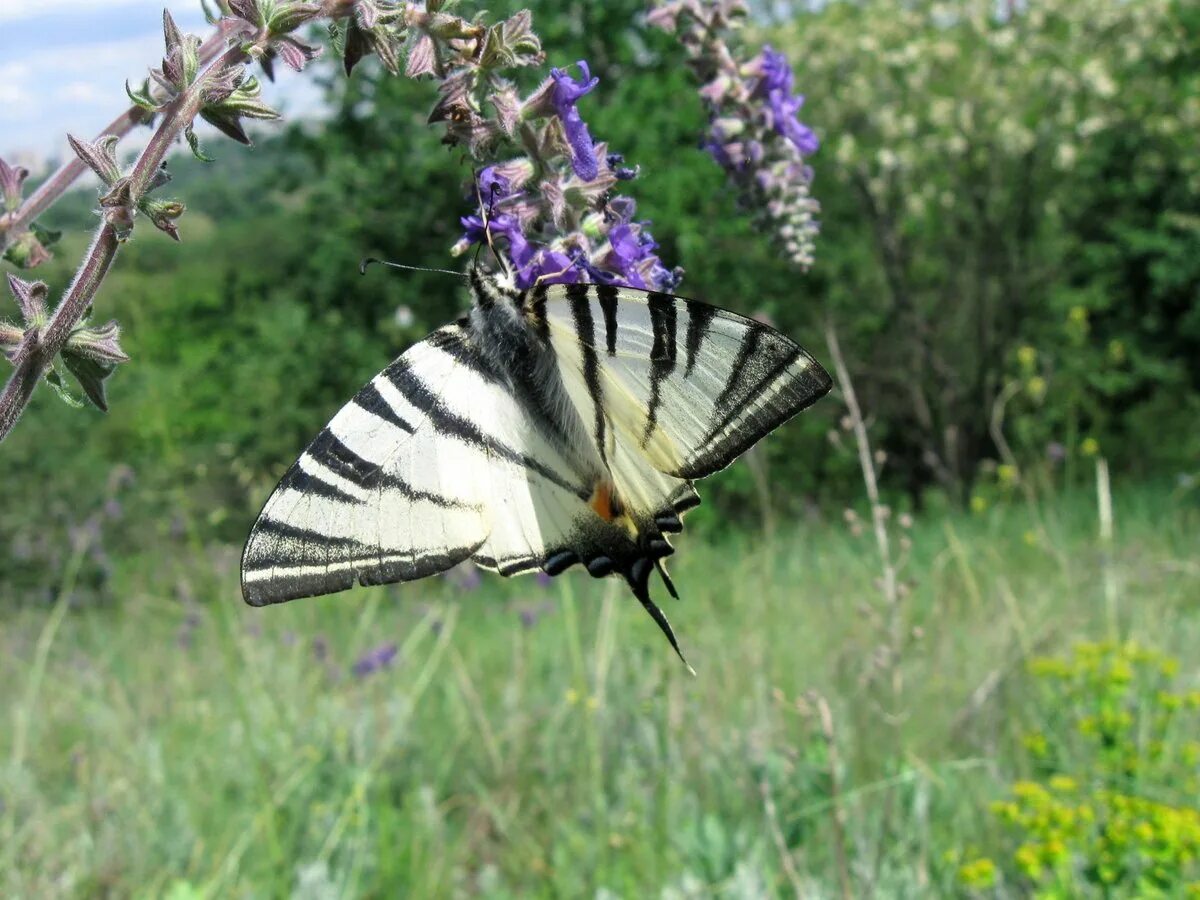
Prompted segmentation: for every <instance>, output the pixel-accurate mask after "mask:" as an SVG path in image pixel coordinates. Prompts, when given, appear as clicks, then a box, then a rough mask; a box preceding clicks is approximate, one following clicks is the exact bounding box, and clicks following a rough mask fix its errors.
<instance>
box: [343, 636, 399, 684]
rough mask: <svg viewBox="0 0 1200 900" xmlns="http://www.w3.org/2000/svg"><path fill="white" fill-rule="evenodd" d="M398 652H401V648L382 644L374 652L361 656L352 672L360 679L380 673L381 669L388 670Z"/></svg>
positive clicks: (369, 651)
mask: <svg viewBox="0 0 1200 900" xmlns="http://www.w3.org/2000/svg"><path fill="white" fill-rule="evenodd" d="M398 652H400V648H399V647H397V646H396V645H395V644H381V645H380V646H378V647H376V648H375V649H374V650H368V651H367V652H366V653H364V654H363V655H362V656H360V657H359V658H358V660H357V661H355V663H354V667H353V669H352V671H353V672H354V674H355V675H357V676H358V677H359V678H366V677H367V676H368V675H370V674H372V673H373V672H378V671H379V670H380V669H386V668H387V667H388V666H390V665H391V664H392V660H394V659H395V658H396V654H397V653H398Z"/></svg>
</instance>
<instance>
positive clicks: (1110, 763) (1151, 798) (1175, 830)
mask: <svg viewBox="0 0 1200 900" xmlns="http://www.w3.org/2000/svg"><path fill="white" fill-rule="evenodd" d="M1179 668H1180V667H1179V661H1178V660H1177V659H1175V658H1174V657H1171V656H1168V655H1166V654H1164V653H1161V652H1158V651H1155V650H1152V649H1150V648H1148V647H1145V646H1142V645H1140V644H1138V643H1137V642H1136V641H1126V642H1124V643H1117V642H1112V641H1108V642H1102V643H1080V644H1077V645H1076V646H1075V648H1074V649H1073V651H1072V652H1071V653H1070V654H1069V655H1068V656H1067V657H1066V658H1065V659H1063V658H1058V657H1044V658H1038V659H1034V660H1032V661H1031V662H1030V663H1029V666H1028V669H1029V673H1030V675H1031V676H1032V678H1033V679H1034V680H1035V682H1036V684H1035V685H1033V688H1034V691H1035V697H1036V698H1037V699H1036V706H1035V709H1036V711H1037V720H1036V724H1035V725H1034V727H1032V729H1031V730H1028V731H1026V732H1025V733H1024V734H1023V735H1022V736H1021V740H1022V743H1023V744H1024V746H1025V748H1026V750H1027V752H1028V754H1029V756H1030V758H1031V763H1032V766H1033V769H1034V771H1035V773H1036V776H1037V780H1025V781H1019V782H1017V783H1016V784H1014V785H1013V787H1012V791H1011V795H1010V797H1009V799H1007V800H1003V801H998V802H996V803H994V804H993V805H992V812H993V814H994V815H995V816H996V818H997V819H998V820H999V822H1001V823H1002V824H1003V826H1004V828H1005V830H1006V832H1007V833H1008V835H1010V836H1011V839H1012V840H1013V842H1014V844H1013V848H1012V849H1011V850H1009V851H1008V853H1007V854H1006V855H1004V856H1002V857H998V858H997V859H999V861H1000V862H999V871H1000V872H1002V873H1003V875H1004V878H1005V880H1006V881H1008V882H1009V883H1011V884H1013V885H1020V886H1021V890H1023V891H1028V892H1029V893H1031V894H1032V895H1033V896H1037V897H1043V898H1059V897H1079V896H1111V895H1113V893H1114V892H1115V893H1116V894H1117V895H1118V896H1139V897H1160V896H1183V895H1185V894H1186V896H1193V895H1200V805H1198V804H1197V802H1196V798H1197V797H1198V796H1200V776H1198V773H1200V691H1196V690H1191V691H1180V690H1177V689H1173V688H1174V684H1175V682H1176V680H1177V677H1178V674H1179ZM996 874H997V862H996V861H994V860H993V859H991V858H988V857H976V858H974V859H971V860H969V861H967V862H964V863H962V865H961V867H960V869H959V877H960V880H961V882H962V883H963V885H964V886H966V887H969V888H975V889H983V888H987V887H990V886H992V884H993V883H994V881H995V880H996Z"/></svg>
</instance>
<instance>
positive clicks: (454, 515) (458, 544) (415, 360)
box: [242, 324, 591, 606]
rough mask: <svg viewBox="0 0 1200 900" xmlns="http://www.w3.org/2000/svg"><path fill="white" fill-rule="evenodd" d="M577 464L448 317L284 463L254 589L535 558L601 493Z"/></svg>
mask: <svg viewBox="0 0 1200 900" xmlns="http://www.w3.org/2000/svg"><path fill="white" fill-rule="evenodd" d="M577 468H578V466H577V464H575V463H574V462H573V461H566V460H564V459H563V454H560V452H559V450H558V449H556V447H555V446H554V445H552V444H551V443H547V442H545V441H544V440H543V439H541V438H540V436H539V430H538V429H537V428H536V427H534V426H533V423H532V422H531V421H530V417H529V416H528V415H527V413H526V412H525V410H523V409H522V408H521V407H520V406H519V405H518V403H517V401H516V400H515V398H514V395H513V393H512V392H511V390H509V388H508V386H507V385H506V384H505V383H503V382H502V381H499V380H497V379H496V378H494V377H492V376H491V375H490V374H489V373H488V371H487V369H486V367H485V365H484V363H483V360H482V358H481V357H479V355H478V354H477V352H476V349H475V348H474V347H473V346H472V343H471V340H470V336H469V333H468V331H467V330H466V329H464V328H463V327H462V325H461V324H454V325H449V326H447V327H445V328H442V329H440V330H439V331H436V332H434V333H433V334H432V335H431V336H430V337H429V338H427V339H426V340H424V341H422V342H420V343H419V344H417V345H415V346H414V347H412V348H411V349H409V350H408V352H406V353H405V354H404V355H403V356H401V357H400V358H399V359H397V360H396V361H395V362H394V363H392V364H391V365H390V366H388V367H387V368H386V369H384V370H383V371H382V372H380V373H379V374H378V375H377V376H375V378H374V379H372V380H371V382H370V383H369V384H368V385H367V386H366V387H364V388H363V389H362V390H361V391H359V393H358V394H357V395H355V397H354V399H353V400H351V402H350V403H348V404H347V405H346V406H344V407H343V408H342V409H341V411H339V412H338V413H337V415H335V416H334V417H333V419H332V420H331V421H330V423H329V424H328V425H327V426H326V427H325V428H324V429H323V430H322V431H321V433H320V434H319V435H318V436H317V438H316V440H314V441H313V442H312V444H310V445H309V447H308V449H307V450H305V451H304V453H303V454H301V456H300V458H299V460H297V461H296V463H295V465H293V466H292V468H291V469H290V470H289V471H288V472H287V474H286V475H285V476H284V477H283V480H282V481H281V482H280V483H279V486H278V487H277V488H276V489H275V492H274V493H273V494H272V495H271V497H270V499H269V500H268V501H267V504H266V506H265V507H264V508H263V510H262V512H261V513H260V515H259V518H258V521H257V522H256V523H255V525H254V528H253V529H252V530H251V533H250V537H249V539H248V540H247V543H246V548H245V551H244V553H243V556H242V589H243V594H244V596H245V598H246V600H247V602H249V603H251V604H253V605H256V606H259V605H263V604H267V603H277V602H282V601H284V600H291V599H294V598H297V597H306V596H315V595H319V594H328V593H332V592H335V591H340V590H345V589H346V588H349V587H351V586H352V585H353V584H354V583H355V582H358V583H360V584H364V585H368V584H382V583H388V582H396V581H411V580H414V579H417V578H423V577H425V576H427V575H432V574H435V573H437V572H441V571H444V570H446V569H448V568H450V567H451V566H454V565H455V564H457V563H459V562H462V561H463V560H466V559H469V558H471V557H474V558H475V559H476V560H477V561H478V562H480V563H483V564H485V565H490V566H493V567H504V566H507V567H508V568H509V569H510V570H511V571H523V570H525V569H531V568H537V567H538V566H539V565H540V564H541V562H542V559H543V556H544V553H545V552H546V550H547V540H548V539H549V536H551V535H554V534H560V533H566V532H568V531H569V530H570V527H571V525H572V522H573V521H574V519H575V518H576V517H577V512H578V508H579V507H582V506H583V505H584V499H585V498H587V497H588V496H590V492H591V487H590V485H585V484H584V483H583V481H582V480H580V479H579V476H578V472H577ZM581 498H583V499H581Z"/></svg>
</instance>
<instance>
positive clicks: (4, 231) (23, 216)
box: [0, 19, 241, 253]
mask: <svg viewBox="0 0 1200 900" xmlns="http://www.w3.org/2000/svg"><path fill="white" fill-rule="evenodd" d="M239 27H241V25H240V23H238V22H237V21H236V20H233V19H223V20H222V21H220V22H218V23H217V28H216V30H215V31H214V32H213V33H212V34H211V35H209V36H208V39H207V40H206V41H205V42H204V43H203V44H201V45H200V50H199V58H200V65H201V66H206V65H208V64H209V63H210V62H212V60H213V59H215V58H216V56H217V54H218V53H220V52H221V48H222V47H224V46H225V41H226V40H227V39H228V38H229V36H230V35H232V34H233V33H234V31H236V30H237V28H239ZM155 88H156V92H158V93H161V90H162V89H161V88H158V86H157V85H156V86H155ZM149 115H150V114H149V113H148V112H147V111H146V110H144V109H142V108H141V107H140V106H137V105H131V106H130V107H129V108H128V109H127V110H125V111H124V112H123V113H121V114H120V115H119V116H117V117H116V118H115V119H113V120H112V121H111V122H109V123H108V124H107V125H105V126H104V128H103V129H101V131H100V133H99V134H98V135H96V137H95V140H99V139H100V138H102V137H104V136H105V135H109V134H115V135H116V136H117V137H119V138H120V137H124V136H125V135H127V134H129V132H131V131H133V129H134V128H136V127H137V126H138V125H140V124H142V123H143V122H145V121H146V120H147V118H149ZM86 171H87V165H85V164H84V162H83V160H81V159H79V157H77V156H75V155H74V154H72V155H71V158H70V159H69V160H67V161H66V162H65V163H63V164H62V165H61V166H59V168H58V170H57V171H56V172H55V173H54V174H53V175H51V176H50V177H49V178H47V179H46V180H45V181H43V182H42V184H41V185H40V186H39V187H38V189H37V190H36V191H34V192H33V193H32V194H30V195H29V196H28V197H26V198H25V202H24V203H22V204H21V206H20V207H19V208H17V209H16V210H14V211H13V212H11V213H9V214H7V215H4V216H0V253H3V252H4V250H5V249H6V248H7V247H8V245H9V244H10V243H11V241H12V238H14V237H16V236H17V235H19V234H21V233H23V232H24V231H25V230H26V229H28V227H29V224H30V223H31V222H32V221H33V220H34V219H36V218H37V217H38V216H40V215H41V214H42V213H44V212H45V211H46V210H47V209H49V208H50V207H51V206H53V205H54V204H55V203H56V202H57V201H58V200H59V198H60V197H62V195H63V194H64V193H66V191H67V189H68V188H69V187H70V186H71V185H72V184H74V183H75V179H77V178H78V177H79V176H80V175H82V174H83V173H84V172H86Z"/></svg>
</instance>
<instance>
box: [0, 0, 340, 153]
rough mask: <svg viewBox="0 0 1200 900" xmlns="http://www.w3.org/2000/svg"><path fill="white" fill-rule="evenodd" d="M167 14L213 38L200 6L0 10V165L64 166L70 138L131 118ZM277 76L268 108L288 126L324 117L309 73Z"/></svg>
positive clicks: (136, 1)
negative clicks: (131, 94) (39, 161)
mask: <svg viewBox="0 0 1200 900" xmlns="http://www.w3.org/2000/svg"><path fill="white" fill-rule="evenodd" d="M164 5H167V6H168V7H169V8H170V9H171V11H172V14H173V15H174V16H175V17H176V21H177V22H178V23H179V24H180V27H182V28H184V29H185V30H189V31H193V32H194V33H197V34H200V35H202V36H205V35H207V34H208V33H210V27H209V26H208V25H206V24H205V22H204V20H203V17H202V16H201V14H200V10H199V4H198V3H197V2H196V0H166V2H165V4H164V0H34V2H16V0H0V157H4V158H12V157H14V156H15V155H17V154H18V153H20V154H23V155H33V156H38V157H42V158H46V157H57V158H62V156H63V155H64V154H66V153H68V152H69V151H68V150H67V146H66V139H65V135H66V134H67V133H68V132H70V133H72V134H76V135H80V136H84V135H86V136H91V135H94V134H95V133H96V132H97V131H99V129H100V128H101V127H103V125H104V124H105V123H107V122H109V121H110V120H111V119H112V118H113V117H114V116H115V115H117V114H118V113H119V112H120V111H121V110H123V109H125V108H126V107H127V106H128V105H129V100H128V98H127V97H126V95H125V88H124V85H125V81H126V80H127V79H128V80H129V81H130V82H131V83H133V84H137V83H139V82H140V81H141V80H142V79H143V78H145V77H146V70H147V68H148V67H150V66H156V65H159V63H160V61H161V59H162V55H163V39H162V31H161V28H160V26H159V21H160V19H159V17H160V16H161V11H162V8H163V6H164ZM18 7H20V9H18ZM31 9H32V10H34V11H35V12H29V11H30V10H31ZM68 13H70V15H68ZM18 16H20V17H21V18H20V21H18V22H16V24H12V25H6V24H4V23H5V22H12V21H15V20H16V19H17V18H18ZM277 71H279V75H280V78H279V81H278V82H277V83H275V84H269V83H268V84H264V85H263V88H264V90H263V93H264V99H265V100H266V101H267V102H268V103H270V104H272V105H274V106H276V108H280V109H282V110H283V112H284V113H285V114H286V115H287V116H288V117H289V118H292V117H294V116H296V115H301V116H302V115H305V114H311V113H312V112H314V111H315V110H317V109H319V107H320V105H321V100H320V98H321V91H320V88H319V87H318V86H317V85H316V84H315V83H314V81H313V79H312V78H311V77H308V76H307V73H306V74H305V75H302V76H293V75H292V73H290V72H288V71H287V70H286V69H284V68H283V67H277ZM133 137H136V136H133ZM135 142H136V141H135Z"/></svg>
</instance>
